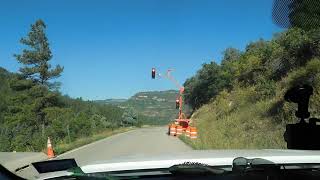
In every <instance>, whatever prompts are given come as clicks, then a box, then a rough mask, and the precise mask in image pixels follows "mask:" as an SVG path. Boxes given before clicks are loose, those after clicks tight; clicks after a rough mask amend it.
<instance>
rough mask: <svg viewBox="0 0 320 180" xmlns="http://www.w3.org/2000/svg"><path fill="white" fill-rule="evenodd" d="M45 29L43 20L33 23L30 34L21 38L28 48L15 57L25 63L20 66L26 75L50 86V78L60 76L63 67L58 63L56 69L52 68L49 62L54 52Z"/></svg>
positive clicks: (22, 72)
mask: <svg viewBox="0 0 320 180" xmlns="http://www.w3.org/2000/svg"><path fill="white" fill-rule="evenodd" d="M45 29H46V25H45V23H44V22H43V21H42V20H37V21H36V22H35V23H34V24H32V25H31V30H30V32H29V34H28V36H27V37H26V38H22V39H21V40H20V42H21V43H22V44H24V45H26V46H28V48H27V49H24V50H23V52H22V54H20V55H19V54H18V55H15V57H16V58H17V60H18V62H19V63H21V64H23V65H24V66H23V67H21V68H20V72H21V74H22V75H23V76H24V77H26V78H30V79H32V80H33V81H35V82H39V83H41V84H42V85H48V86H49V85H50V83H49V80H50V79H54V78H56V77H59V76H60V74H61V72H62V71H63V68H62V67H61V66H59V65H57V66H56V67H55V68H54V69H51V65H50V64H49V63H48V62H49V61H50V59H51V58H52V54H51V50H50V48H49V43H48V39H47V37H46V35H45Z"/></svg>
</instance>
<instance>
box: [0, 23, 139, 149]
mask: <svg viewBox="0 0 320 180" xmlns="http://www.w3.org/2000/svg"><path fill="white" fill-rule="evenodd" d="M45 29H46V25H45V24H44V22H43V21H42V20H38V21H36V22H35V23H34V24H32V25H31V29H30V32H29V33H28V34H27V36H26V37H24V38H22V39H21V44H22V45H24V46H23V48H25V49H24V50H22V52H21V54H16V55H14V56H15V57H16V59H17V61H18V62H19V64H20V69H19V72H16V73H11V72H8V71H7V70H5V69H4V68H1V67H0V127H1V129H0V151H41V150H42V149H44V148H45V147H46V141H47V138H48V137H51V139H52V141H53V142H54V143H55V144H63V143H64V144H67V143H72V142H73V141H74V140H76V139H78V138H81V137H88V136H91V135H93V134H96V133H99V132H101V131H105V130H110V131H111V130H113V129H115V128H118V127H125V126H139V125H141V120H142V118H143V117H141V116H138V115H136V114H135V113H134V112H132V111H131V110H130V109H121V108H118V107H116V106H113V105H108V104H99V103H95V102H91V101H83V100H82V99H81V98H78V99H72V98H70V97H68V96H63V95H61V93H60V92H59V91H58V90H59V85H60V84H59V83H58V82H56V81H55V79H56V78H57V77H59V76H60V75H61V72H62V71H63V70H64V68H63V67H62V66H60V65H57V66H55V67H52V66H51V64H50V60H51V58H52V54H51V51H50V48H49V43H48V39H47V37H46V34H45ZM1 61H3V60H1Z"/></svg>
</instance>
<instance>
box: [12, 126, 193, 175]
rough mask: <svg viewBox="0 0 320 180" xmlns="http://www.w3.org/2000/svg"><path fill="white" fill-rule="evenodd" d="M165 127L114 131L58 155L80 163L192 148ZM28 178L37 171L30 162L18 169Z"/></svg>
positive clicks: (59, 157)
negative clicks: (28, 165)
mask: <svg viewBox="0 0 320 180" xmlns="http://www.w3.org/2000/svg"><path fill="white" fill-rule="evenodd" d="M166 132H167V128H166V127H148V128H141V129H136V130H132V131H129V132H125V133H121V134H117V135H114V136H111V137H108V138H105V139H102V140H100V141H96V142H94V143H91V144H88V145H85V146H82V147H80V148H77V149H74V150H72V151H69V152H66V153H64V154H62V155H60V156H58V157H57V159H64V158H75V160H76V161H77V163H78V165H79V166H83V165H87V164H93V163H95V162H101V161H103V162H106V161H108V160H114V159H124V158H125V157H128V156H130V157H132V156H135V157H139V156H141V157H143V156H146V155H147V156H157V155H163V154H166V155H168V154H170V153H173V152H177V151H179V152H183V151H192V149H191V148H190V147H189V146H187V145H185V144H184V143H183V142H182V141H180V140H179V139H178V138H176V137H171V136H168V135H167V134H166ZM17 174H18V175H20V176H22V177H25V178H27V179H33V178H34V176H36V175H37V173H36V170H35V169H34V168H33V167H32V166H31V167H29V168H27V169H24V170H22V171H20V172H19V173H17Z"/></svg>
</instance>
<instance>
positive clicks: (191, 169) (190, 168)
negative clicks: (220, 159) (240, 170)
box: [169, 162, 226, 175]
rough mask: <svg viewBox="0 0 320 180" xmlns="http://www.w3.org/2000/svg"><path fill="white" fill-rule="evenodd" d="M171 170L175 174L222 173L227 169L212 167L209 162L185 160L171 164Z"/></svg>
mask: <svg viewBox="0 0 320 180" xmlns="http://www.w3.org/2000/svg"><path fill="white" fill-rule="evenodd" d="M169 172H170V173H171V174H173V175H207V174H211V175H221V174H224V173H225V172H226V171H225V170H224V169H220V168H214V167H211V166H209V165H207V164H202V163H193V162H185V163H183V164H178V165H173V166H171V167H170V168H169Z"/></svg>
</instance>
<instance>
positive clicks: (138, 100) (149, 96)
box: [96, 90, 179, 124]
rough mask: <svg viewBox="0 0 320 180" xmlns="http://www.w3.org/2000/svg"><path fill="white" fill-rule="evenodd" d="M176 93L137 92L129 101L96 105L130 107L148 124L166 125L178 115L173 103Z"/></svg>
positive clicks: (115, 100)
mask: <svg viewBox="0 0 320 180" xmlns="http://www.w3.org/2000/svg"><path fill="white" fill-rule="evenodd" d="M178 93H179V92H178V91H175V90H168V91H148V92H139V93H136V94H135V95H133V96H132V97H130V98H129V99H106V100H99V101H96V102H98V103H105V104H113V105H117V106H118V107H121V108H128V107H131V108H133V109H134V110H136V111H137V112H138V113H139V114H142V115H144V116H145V117H147V118H148V121H149V122H150V124H167V123H168V122H170V121H172V120H174V119H175V118H176V117H177V115H178V110H177V109H176V108H175V101H176V98H177V96H178Z"/></svg>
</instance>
